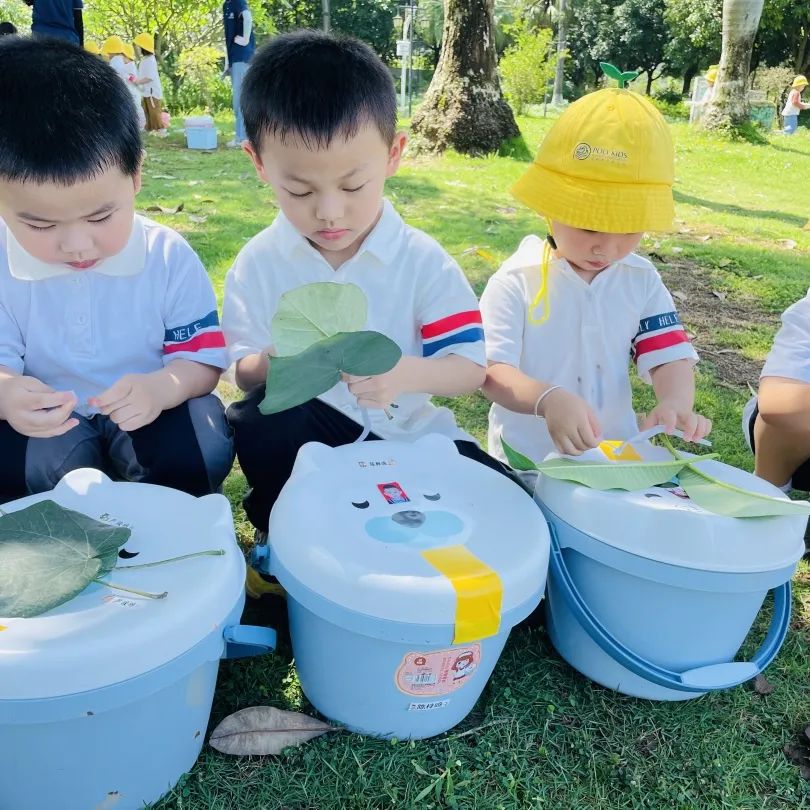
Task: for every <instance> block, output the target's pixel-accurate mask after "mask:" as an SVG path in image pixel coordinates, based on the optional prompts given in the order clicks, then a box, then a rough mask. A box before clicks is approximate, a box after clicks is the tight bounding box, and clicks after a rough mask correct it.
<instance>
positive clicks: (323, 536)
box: [269, 435, 549, 739]
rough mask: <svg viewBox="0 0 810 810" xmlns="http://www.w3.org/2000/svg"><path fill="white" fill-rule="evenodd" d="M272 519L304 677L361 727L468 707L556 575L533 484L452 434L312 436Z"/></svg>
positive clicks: (407, 730)
mask: <svg viewBox="0 0 810 810" xmlns="http://www.w3.org/2000/svg"><path fill="white" fill-rule="evenodd" d="M269 529H270V531H269V536H270V544H271V547H270V552H269V553H270V570H271V571H272V573H273V574H274V575H275V576H276V577H278V579H279V581H280V582H281V584H282V585H283V586H284V588H285V589H286V590H287V594H288V600H287V601H288V608H289V615H290V633H291V636H292V644H293V652H294V655H295V664H296V668H297V670H298V676H299V679H300V682H301V686H302V688H303V690H304V692H305V694H306V696H307V697H308V698H309V700H310V701H311V703H312V704H313V705H314V706H315V708H316V709H317V710H318V711H319V712H321V713H322V714H323V715H325V716H326V717H328V718H330V719H332V720H335V721H337V722H339V723H342V724H343V725H345V726H346V727H348V728H349V729H351V730H353V731H358V732H361V733H364V734H370V735H374V736H381V737H398V738H401V739H405V738H422V737H430V736H433V735H435V734H440V733H442V732H443V731H446V730H447V729H449V728H452V727H453V726H454V725H456V724H457V723H459V722H460V721H461V720H462V719H464V717H466V715H467V714H468V713H469V711H470V710H471V709H472V707H473V705H474V703H475V701H476V700H477V699H478V697H479V695H480V694H481V691H482V690H483V688H484V686H485V684H486V682H487V680H488V679H489V676H490V674H491V673H492V670H493V668H494V666H495V664H496V662H497V660H498V657H499V656H500V654H501V651H502V649H503V646H504V644H505V643H506V639H507V637H508V635H509V631H510V630H511V628H512V627H513V626H514V625H515V624H517V623H518V622H519V621H521V620H522V619H524V618H525V617H526V616H528V615H529V613H531V612H532V610H534V608H535V607H536V606H537V605H538V604H539V602H540V599H541V597H542V594H543V591H544V589H545V581H546V569H547V566H548V551H549V540H548V529H547V527H546V523H545V520H544V519H543V516H542V514H541V513H540V511H539V510H538V509H537V507H536V506H535V504H534V503H533V502H532V499H531V497H529V496H528V495H527V494H526V492H524V491H523V490H522V489H521V488H520V487H519V486H518V485H517V484H515V483H513V482H511V481H509V480H508V479H507V478H505V477H504V476H502V475H500V474H499V473H497V472H495V471H494V470H491V469H489V468H488V467H485V466H484V465H482V464H479V463H477V462H474V461H471V460H470V459H467V458H465V457H463V456H461V455H459V453H458V450H457V449H456V447H455V445H454V444H453V442H452V441H450V440H449V439H447V438H444V437H442V436H436V435H430V436H425V437H423V438H422V439H419V440H417V441H415V442H413V443H401V442H394V441H371V442H363V443H359V444H351V445H344V446H343V447H338V448H330V447H326V446H325V445H321V444H317V443H310V444H307V445H304V446H303V447H302V448H301V450H300V451H299V453H298V458H297V460H296V463H295V467H294V469H293V472H292V475H291V477H290V479H289V481H288V482H287V484H286V485H285V487H284V489H283V491H282V493H281V495H280V497H279V499H278V501H277V502H276V504H275V506H274V508H273V511H272V514H271V516H270V526H269Z"/></svg>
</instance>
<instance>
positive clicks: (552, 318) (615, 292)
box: [481, 236, 697, 461]
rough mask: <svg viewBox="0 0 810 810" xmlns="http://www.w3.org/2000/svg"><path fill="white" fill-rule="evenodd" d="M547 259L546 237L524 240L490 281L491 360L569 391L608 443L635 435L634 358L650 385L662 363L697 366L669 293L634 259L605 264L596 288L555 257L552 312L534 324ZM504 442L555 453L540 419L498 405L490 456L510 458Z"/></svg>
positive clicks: (484, 306)
mask: <svg viewBox="0 0 810 810" xmlns="http://www.w3.org/2000/svg"><path fill="white" fill-rule="evenodd" d="M542 255H543V240H542V239H541V238H540V237H538V236H527V237H526V238H525V239H523V241H522V242H521V243H520V246H519V247H518V249H517V251H516V252H515V253H514V254H513V255H512V256H510V257H509V259H507V260H506V262H505V263H504V264H503V265H502V266H501V268H500V269H499V270H498V271H497V272H496V273H495V275H493V276H492V278H490V280H489V283H488V284H487V287H486V289H485V290H484V294H483V296H482V297H481V314H482V315H483V319H484V329H485V331H486V341H487V359H488V360H489V361H490V362H492V363H506V364H508V365H510V366H515V367H516V368H519V369H520V370H521V371H522V372H524V373H525V374H527V375H528V376H529V377H533V378H534V379H536V380H541V381H543V382H546V383H550V384H552V385H562V386H564V387H565V388H566V389H567V390H568V391H570V392H571V393H573V394H577V395H579V396H581V397H582V398H583V399H585V400H586V401H587V402H588V404H589V405H590V406H591V408H593V410H594V412H595V413H596V415H597V418H598V419H599V424H600V426H601V428H602V435H603V436H604V438H606V439H625V438H628V437H630V436H632V435H633V434H634V433H636V432H637V423H636V417H635V414H634V412H633V405H632V393H631V388H630V377H629V374H628V363H629V361H630V358H631V357H632V358H633V359H634V360H635V362H636V365H637V368H638V373H639V375H640V376H641V378H642V379H643V380H645V381H646V382H650V371H651V370H652V369H653V368H655V367H656V366H660V365H662V364H663V363H670V362H672V361H673V360H680V359H683V358H685V359H688V360H691V361H692V362H697V354H696V353H695V350H694V349H693V348H692V344H691V343H690V342H689V339H688V337H687V336H686V332H685V330H684V329H683V327H682V326H681V322H680V318H679V317H678V313H677V312H676V311H675V306H674V304H673V302H672V297H671V296H670V294H669V293H668V292H667V289H666V287H664V284H663V282H662V281H661V277H660V276H659V275H658V272H657V271H656V269H655V267H653V265H652V264H651V263H650V262H648V261H647V260H646V259H643V258H641V257H640V256H636V255H635V254H631V255H629V256H627V257H626V258H624V259H623V260H622V261H620V262H616V263H615V264H613V265H611V266H610V267H608V268H606V269H605V270H603V271H602V272H601V273H599V274H598V275H597V276H596V277H595V278H594V279H593V281H592V282H591V283H590V284H588V283H587V282H585V281H584V280H583V279H581V278H580V277H579V276H578V275H577V274H576V273H575V272H574V270H573V269H572V268H571V266H570V265H569V264H568V262H566V261H565V260H564V259H556V260H552V262H551V265H550V267H549V281H548V283H549V291H548V295H549V299H548V300H549V313H550V314H549V317H548V320H546V321H545V322H544V323H542V324H537V325H535V324H532V323H530V322H529V318H528V311H529V307H530V304H531V302H532V301H534V299H535V296H536V295H537V291H538V288H539V286H540V261H541V258H542ZM535 317H539V313H535ZM551 396H554V395H553V394H552V395H551ZM501 437H503V438H505V439H506V441H507V442H509V444H511V445H512V447H514V448H515V449H518V450H520V451H521V452H522V453H525V454H526V455H528V456H529V457H530V458H532V459H535V460H542V459H543V458H545V457H546V455H547V454H548V453H550V452H551V451H552V450H554V444H553V442H552V440H551V437H550V436H549V433H548V429H547V427H546V423H545V421H544V420H542V419H537V418H536V417H535V416H534V415H533V414H529V415H526V414H518V413H513V412H512V411H509V410H507V409H506V408H504V407H503V406H501V405H495V404H493V405H492V407H491V408H490V412H489V434H488V440H489V442H488V443H489V453H490V454H491V455H493V456H495V457H496V458H499V459H501V460H503V461H505V460H506V458H505V456H504V453H503V449H502V447H501Z"/></svg>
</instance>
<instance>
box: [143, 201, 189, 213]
mask: <svg viewBox="0 0 810 810" xmlns="http://www.w3.org/2000/svg"><path fill="white" fill-rule="evenodd" d="M184 207H185V203H180V204H179V205H175V206H174V207H171V208H170V207H169V206H167V205H150V206H149V207H148V208H147V209H146V210H147V212H149V213H153V214H169V215H171V214H179V213H180V212H181V211H182V210H183V208H184Z"/></svg>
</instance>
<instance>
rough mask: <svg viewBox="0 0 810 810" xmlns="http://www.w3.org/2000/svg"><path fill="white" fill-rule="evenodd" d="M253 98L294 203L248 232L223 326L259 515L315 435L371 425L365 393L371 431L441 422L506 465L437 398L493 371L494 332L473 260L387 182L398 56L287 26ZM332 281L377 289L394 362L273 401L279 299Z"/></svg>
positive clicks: (272, 46) (371, 299)
mask: <svg viewBox="0 0 810 810" xmlns="http://www.w3.org/2000/svg"><path fill="white" fill-rule="evenodd" d="M242 109H243V112H244V117H245V126H246V129H247V136H248V140H249V145H248V146H247V147H246V148H247V151H248V153H249V154H250V156H251V158H252V160H253V162H254V164H255V167H256V171H257V172H258V174H259V176H260V177H261V178H262V180H264V181H265V182H267V183H269V184H270V185H271V186H272V187H273V189H274V190H275V192H276V195H277V199H278V201H279V206H280V208H281V212H280V213H279V214H278V216H277V217H276V219H275V221H274V222H273V224H272V225H271V226H270V227H269V228H267V229H265V230H264V231H262V232H261V233H260V234H258V235H257V236H255V237H254V238H253V239H252V240H251V241H250V242H248V244H247V245H245V247H244V248H242V250H241V251H240V253H239V255H238V257H237V259H236V262H235V263H234V265H233V267H232V268H231V269H230V271H229V272H228V276H227V278H226V281H225V299H224V303H223V315H222V328H223V331H224V332H225V336H226V338H227V340H228V344H229V350H230V358H231V361H232V362H234V363H235V364H236V382H237V384H238V385H239V387H240V388H241V389H242V390H243V391H246V392H248V393H247V395H246V397H245V398H244V399H243V400H242V401H241V402H237V403H235V404H234V405H232V406H231V407H230V408H229V410H228V419H229V421H230V423H231V425H232V427H233V429H234V436H235V441H236V448H237V456H238V458H239V462H240V464H241V467H242V470H243V472H244V473H245V476H246V478H247V480H248V483H249V485H250V487H251V491H250V493H249V494H248V496H247V498H246V499H245V509H246V511H247V514H248V517H249V518H250V521H251V522H252V523H253V525H254V526H256V528H257V529H258V530H259V532H260V533H264V532H266V531H267V525H268V517H269V514H270V509H271V508H272V506H273V504H274V502H275V500H276V498H277V497H278V494H279V492H280V491H281V488H282V487H283V486H284V484H285V482H286V481H287V478H289V475H290V472H291V470H292V466H293V463H294V461H295V458H296V455H297V453H298V450H299V449H300V447H301V446H302V445H303V444H305V443H306V442H310V441H319V442H323V443H324V444H327V445H329V446H331V447H337V446H338V445H342V444H346V443H349V442H352V441H355V440H356V439H357V438H358V437H359V436H360V434H361V433H362V430H363V428H362V421H363V419H362V416H361V413H360V408H361V407H365V408H368V409H370V415H371V422H372V428H373V432H372V434H371V438H372V439H374V438H390V439H398V440H405V441H408V440H412V439H416V438H418V437H419V436H422V435H424V434H426V433H429V432H437V433H442V434H444V435H446V436H448V437H450V438H452V439H454V440H456V446H457V447H458V449H459V452H460V453H462V454H463V455H465V456H468V457H471V458H473V459H475V460H477V461H480V462H482V463H484V464H487V465H488V466H491V467H493V468H495V469H497V470H499V471H501V472H503V471H504V470H503V467H502V465H500V464H498V463H497V462H495V461H494V460H493V459H491V458H490V457H489V456H487V455H486V454H485V453H484V452H483V451H482V450H481V449H480V448H479V447H478V445H477V444H476V443H475V442H474V441H473V439H472V437H471V436H469V435H468V434H466V433H464V432H463V431H462V430H460V429H459V428H458V426H457V425H456V423H455V419H454V418H453V414H452V413H451V412H450V411H449V410H448V409H447V408H438V407H436V406H435V405H433V404H432V403H431V395H432V394H437V395H442V396H455V395H458V394H462V393H466V392H468V391H474V390H475V389H476V388H478V386H480V385H481V383H482V382H483V381H484V374H485V371H484V363H485V362H486V361H485V356H484V333H483V330H482V328H481V315H480V313H479V311H478V302H477V301H476V298H475V295H474V293H473V291H472V289H471V288H470V285H469V283H468V282H467V280H466V278H465V277H464V274H463V273H462V272H461V269H460V268H459V267H458V265H457V264H456V263H455V262H454V261H453V260H452V259H451V258H450V256H448V255H447V253H445V251H444V250H442V248H441V247H440V246H439V245H438V244H437V243H436V242H435V241H434V240H433V239H431V238H430V237H429V236H427V235H425V234H424V233H422V232H420V231H417V230H416V229H415V228H411V227H409V226H408V225H406V224H405V223H404V222H403V221H402V219H401V217H400V216H399V214H397V213H396V211H395V210H394V208H393V206H392V205H391V203H390V202H388V201H387V200H385V199H384V198H383V190H384V185H385V180H386V178H388V177H390V176H391V175H393V174H394V173H395V172H396V170H397V168H398V167H399V162H400V159H401V156H402V151H403V149H404V147H405V143H406V135H405V134H404V133H403V132H397V102H396V92H395V90H394V85H393V81H392V79H391V74H390V73H389V71H388V69H387V68H386V66H385V65H384V64H383V63H382V61H381V60H380V58H379V57H378V56H377V55H376V54H375V53H374V51H372V50H371V48H370V47H369V46H368V45H366V44H365V43H362V42H359V41H357V40H353V39H343V38H337V37H332V36H329V35H327V34H323V33H319V32H315V31H301V32H297V33H293V34H284V35H282V36H278V37H276V38H275V39H273V40H272V41H271V42H269V43H268V44H267V45H265V46H264V47H263V48H262V49H261V50H260V51H259V52H258V53H257V54H256V56H255V57H254V59H253V61H252V62H251V67H250V70H249V71H248V73H247V77H246V79H245V85H244V88H243V91H242ZM324 281H329V282H336V283H340V284H345V283H353V284H356V285H357V286H358V287H360V288H361V289H362V290H363V292H364V293H365V295H366V298H367V300H368V319H367V323H366V326H365V328H367V329H371V330H376V331H379V332H382V333H383V334H385V335H387V336H388V337H389V338H391V339H392V340H394V341H395V342H396V343H397V344H398V345H399V347H400V348H401V350H402V358H401V360H400V361H399V363H398V364H397V365H396V366H395V367H394V368H393V369H392V370H391V371H389V372H387V373H386V374H380V375H376V376H372V377H351V376H349V377H347V378H346V380H345V381H344V382H340V383H338V384H337V385H335V386H334V387H333V388H332V389H330V390H329V391H327V392H326V393H325V394H322V395H321V396H320V397H318V398H317V399H312V400H310V401H309V402H307V403H305V404H304V405H301V406H299V407H296V408H291V409H290V410H287V411H284V412H282V413H278V414H275V415H273V416H263V415H262V414H261V413H260V412H259V410H258V405H259V403H260V402H261V401H262V399H263V398H264V382H265V379H266V377H267V372H268V368H270V369H272V364H273V360H272V359H268V355H272V353H273V348H272V347H273V335H272V333H271V328H270V327H271V322H272V319H273V315H274V314H275V312H276V310H277V308H278V305H279V299H280V298H281V296H282V295H283V294H284V293H285V292H287V291H288V290H292V289H295V288H296V287H299V286H301V285H302V284H308V283H312V282H324ZM386 411H388V415H387V414H386Z"/></svg>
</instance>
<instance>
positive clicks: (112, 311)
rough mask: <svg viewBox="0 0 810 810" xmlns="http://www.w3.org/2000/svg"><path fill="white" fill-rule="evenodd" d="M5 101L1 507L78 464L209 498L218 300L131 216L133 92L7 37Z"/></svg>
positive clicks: (135, 164)
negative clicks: (66, 80)
mask: <svg viewBox="0 0 810 810" xmlns="http://www.w3.org/2000/svg"><path fill="white" fill-rule="evenodd" d="M23 75H24V76H25V82H21V81H20V80H19V77H20V76H23ZM65 76H70V81H69V82H65V81H64V77H65ZM0 98H2V99H3V103H4V104H8V105H9V107H10V109H13V110H15V115H3V116H0V217H2V218H1V219H0V460H2V462H1V463H0V502H4V501H7V500H11V499H14V498H19V497H22V496H24V495H28V494H30V493H33V492H42V491H45V490H48V489H51V488H52V487H53V486H55V485H56V484H57V483H58V481H59V480H60V478H62V476H64V475H65V474H66V473H68V472H70V471H71V470H73V469H76V468H78V467H94V468H96V469H100V470H102V471H103V472H105V473H107V475H109V476H111V477H113V478H118V479H125V480H130V481H143V482H147V483H153V484H161V485H164V486H170V487H174V488H176V489H181V490H183V491H185V492H189V493H191V494H192V495H205V494H208V493H210V492H214V491H216V490H217V488H218V487H219V486H220V485H221V483H222V481H223V480H224V479H225V476H226V475H227V474H228V472H229V471H230V467H231V462H232V460H233V449H232V443H231V437H230V433H229V431H228V428H227V425H226V423H225V417H224V412H223V407H222V403H221V402H220V401H219V399H217V397H216V396H214V395H213V394H212V393H211V392H212V391H213V390H214V387H215V386H216V384H217V381H218V380H219V375H220V371H221V369H222V368H224V367H225V366H226V365H227V362H226V352H225V341H224V338H223V336H222V332H221V331H220V329H219V321H218V318H217V311H216V298H215V296H214V291H213V289H212V287H211V282H210V281H209V279H208V276H207V274H206V272H205V268H204V267H203V266H202V264H201V263H200V260H199V258H198V257H197V255H196V254H195V253H194V251H193V250H192V249H191V248H190V247H189V245H188V244H187V243H186V242H185V240H184V239H183V238H182V237H181V236H180V235H179V234H177V233H175V232H174V231H172V230H171V229H170V228H167V227H165V226H163V225H159V224H157V223H156V222H151V221H150V220H148V219H144V218H143V217H140V216H138V215H136V214H135V195H136V194H137V192H138V191H139V189H140V186H141V160H142V158H143V151H142V147H141V140H140V136H139V133H138V128H137V123H136V119H135V111H134V110H133V108H132V103H131V99H130V96H129V93H128V92H127V91H126V89H125V88H124V87H123V85H122V84H121V81H120V80H119V79H118V77H117V76H116V75H115V73H114V72H113V71H112V70H111V69H110V67H109V66H108V65H106V64H104V63H103V62H102V61H101V60H99V59H97V58H96V57H95V56H92V55H91V54H89V53H87V52H86V51H84V50H82V49H81V48H79V47H78V46H75V45H71V44H69V43H66V42H63V41H60V40H55V39H50V40H31V39H27V38H23V37H6V38H4V39H2V40H0Z"/></svg>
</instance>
